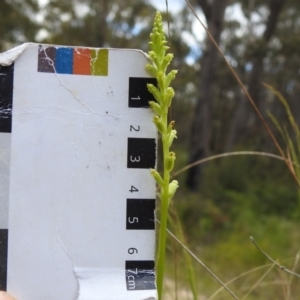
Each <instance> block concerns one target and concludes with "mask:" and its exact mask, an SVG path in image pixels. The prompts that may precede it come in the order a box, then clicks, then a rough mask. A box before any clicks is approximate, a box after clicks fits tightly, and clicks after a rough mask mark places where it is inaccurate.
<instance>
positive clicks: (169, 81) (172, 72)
mask: <svg viewBox="0 0 300 300" xmlns="http://www.w3.org/2000/svg"><path fill="white" fill-rule="evenodd" d="M176 74H177V70H172V71H171V72H170V73H169V74H168V75H167V76H166V80H165V86H166V87H168V86H169V85H170V83H171V81H172V80H173V79H174V78H175V76H176Z"/></svg>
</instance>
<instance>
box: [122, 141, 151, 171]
mask: <svg viewBox="0 0 300 300" xmlns="http://www.w3.org/2000/svg"><path fill="white" fill-rule="evenodd" d="M127 145H128V146H127V147H128V150H127V168H134V169H150V168H154V167H155V161H156V142H155V139H151V138H128V144H127Z"/></svg>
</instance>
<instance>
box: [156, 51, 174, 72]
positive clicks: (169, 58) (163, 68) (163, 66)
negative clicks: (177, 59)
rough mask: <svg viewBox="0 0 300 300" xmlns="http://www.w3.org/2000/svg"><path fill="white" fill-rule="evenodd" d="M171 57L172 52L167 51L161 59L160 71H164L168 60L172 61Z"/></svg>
mask: <svg viewBox="0 0 300 300" xmlns="http://www.w3.org/2000/svg"><path fill="white" fill-rule="evenodd" d="M172 59H173V54H171V53H169V54H167V55H166V56H165V57H164V58H163V61H162V63H161V66H160V68H159V69H160V71H163V72H165V71H166V69H167V67H168V65H169V64H170V62H171V61H172Z"/></svg>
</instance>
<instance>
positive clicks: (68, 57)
mask: <svg viewBox="0 0 300 300" xmlns="http://www.w3.org/2000/svg"><path fill="white" fill-rule="evenodd" d="M55 69H56V73H60V74H73V49H72V48H57V50H56V60H55Z"/></svg>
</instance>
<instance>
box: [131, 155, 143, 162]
mask: <svg viewBox="0 0 300 300" xmlns="http://www.w3.org/2000/svg"><path fill="white" fill-rule="evenodd" d="M140 160H141V157H140V156H137V157H132V155H130V161H131V162H139V161H140Z"/></svg>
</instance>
